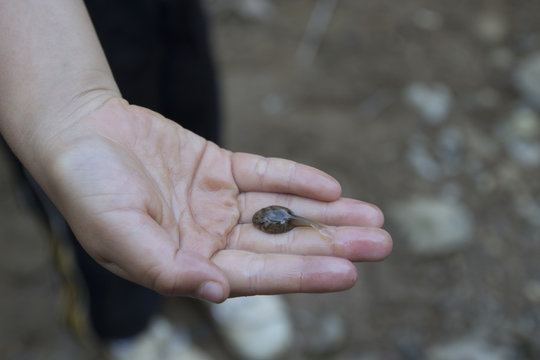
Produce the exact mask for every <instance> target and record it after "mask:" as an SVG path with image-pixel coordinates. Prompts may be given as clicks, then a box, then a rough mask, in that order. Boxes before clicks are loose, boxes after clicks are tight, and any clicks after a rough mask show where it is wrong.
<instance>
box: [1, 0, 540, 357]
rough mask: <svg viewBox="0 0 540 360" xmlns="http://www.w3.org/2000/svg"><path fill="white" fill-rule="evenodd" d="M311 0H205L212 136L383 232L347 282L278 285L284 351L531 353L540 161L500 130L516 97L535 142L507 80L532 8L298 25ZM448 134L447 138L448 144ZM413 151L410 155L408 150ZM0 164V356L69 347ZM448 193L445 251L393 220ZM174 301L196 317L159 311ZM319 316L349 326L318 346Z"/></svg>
mask: <svg viewBox="0 0 540 360" xmlns="http://www.w3.org/2000/svg"><path fill="white" fill-rule="evenodd" d="M322 2H324V1H319V2H317V1H313V0H298V1H286V0H274V1H269V2H261V3H260V4H263V5H264V4H266V5H270V7H261V8H258V7H252V6H251V7H249V6H248V7H246V6H245V4H244V5H242V6H241V5H238V4H240V3H241V2H239V3H236V4H237V5H232V4H233V3H234V2H220V1H211V2H209V10H210V14H211V18H212V21H213V36H214V43H215V50H216V56H217V59H218V65H219V69H220V73H221V77H222V92H223V96H224V99H223V102H224V114H225V129H224V134H225V146H226V147H227V148H229V149H231V150H233V151H245V152H253V153H258V154H262V155H265V156H275V157H284V158H289V159H293V160H296V161H299V162H303V163H307V164H310V165H313V166H315V167H318V168H320V169H322V170H324V171H326V172H328V173H330V174H331V175H333V176H334V177H336V178H337V179H338V180H339V181H340V182H341V184H342V187H343V195H344V196H347V197H353V198H358V199H362V200H365V201H369V202H372V203H375V204H377V205H378V206H379V207H380V208H381V209H382V210H383V212H385V214H387V221H386V225H385V228H386V229H387V230H388V231H389V232H390V233H391V234H392V236H393V239H394V250H393V253H392V255H391V256H390V258H389V259H387V260H386V261H384V262H381V263H369V264H358V272H359V280H358V283H357V284H356V286H355V287H354V288H353V289H352V290H349V291H346V292H343V293H335V294H324V295H306V294H295V295H288V296H286V300H287V302H288V303H289V304H290V312H291V316H292V319H293V321H294V324H295V327H296V329H297V330H298V332H297V335H296V338H295V342H294V344H295V346H294V348H293V349H292V351H291V353H290V354H288V355H287V357H286V358H287V359H311V358H314V357H319V358H324V359H336V360H349V359H365V360H372V359H373V360H375V359H376V360H379V359H380V360H383V359H385V360H394V359H405V360H407V359H435V360H436V359H456V360H457V359H463V360H464V359H519V360H520V359H539V358H540V261H539V259H540V241H539V240H540V235H539V234H540V215H539V214H540V205H539V204H540V188H539V185H538V184H539V182H538V180H537V179H538V178H537V177H536V176H538V175H539V172H538V171H539V166H540V164H539V163H538V162H535V161H520V159H521V160H523V158H522V157H520V155H516V154H515V153H514V152H512V150H511V149H513V147H511V146H509V145H508V144H509V141H510V140H508V136H507V135H508V134H507V133H505V131H507V132H508V131H510V130H508V126H510V127H511V126H513V125H512V124H514V123H513V119H515V116H514V115H515V112H514V111H515V109H516V107H525V108H526V109H528V111H529V113H528V114H529V118H528V119H529V120H527V121H528V122H526V124H528V127H525V129H526V130H524V131H525V134H522V137H524V138H526V140H527V141H528V144H533V145H535V144H536V145H537V144H540V142H539V140H540V137H539V136H538V135H539V134H538V133H536V132H535V131H537V127H538V126H540V125H539V124H540V123H539V121H538V118H537V116H538V115H537V111H538V109H537V108H534V106H533V105H531V104H530V103H529V102H528V100H527V99H525V98H524V95H523V94H522V93H521V92H520V91H519V89H518V88H517V86H516V85H515V81H514V77H515V71H516V69H517V68H518V67H519V64H520V63H521V60H522V59H524V58H526V57H527V56H528V55H529V54H531V53H533V52H535V51H538V50H540V21H538V16H539V15H538V14H540V3H538V2H534V1H520V2H517V1H509V0H483V1H481V0H475V1H443V0H429V1H428V0H408V1H397V0H360V1H355V0H341V1H336V2H335V3H336V7H335V8H334V9H333V11H332V12H331V13H330V15H331V16H330V17H329V19H328V20H329V22H328V24H327V26H324V18H323V19H322V20H320V21H321V22H320V23H319V26H320V27H319V30H320V32H317V31H316V28H312V29H315V30H313V31H314V32H313V33H312V36H311V37H309V36H306V29H307V28H308V26H307V24H308V23H309V19H310V17H311V15H312V13H313V11H314V7H315V6H316V4H317V3H322ZM252 3H255V1H253V2H252ZM256 3H259V2H258V1H257V2H256ZM327 3H330V2H328V1H327ZM326 13H327V14H328V13H329V12H328V9H327V11H326ZM302 44H303V45H302ZM304 46H305V47H304ZM299 49H303V50H306V49H307V52H304V53H302V52H301V51H303V50H299ZM309 51H312V52H311V53H310V52H309ZM302 54H303V55H302ZM306 54H307V55H306ZM310 54H311V55H310ZM412 84H428V85H430V86H439V87H441V86H442V87H443V88H444V89H447V90H448V91H447V92H446V93H445V92H443V93H444V94H446V95H447V97H448V96H450V99H451V102H450V105H448V107H447V109H446V112H445V113H444V115H443V116H439V117H437V116H435V117H430V116H428V115H425V114H424V115H422V114H421V110H419V109H418V108H417V107H415V106H414V105H413V104H412V103H411V101H409V100H408V98H407V94H408V90H410V89H411V85H412ZM434 84H435V85H434ZM433 92H434V93H435V92H436V91H433ZM448 94H450V95H448ZM531 119H532V120H531ZM516 121H517V120H516ZM505 129H506V130H505ZM520 129H522V128H520ZM448 134H458V136H457V137H453V138H452V136H450V139H454V140H455V139H457V140H455V141H454V142H452V141H450V144H448V142H447V140H444V139H448V136H447V135H448ZM501 134H502V135H501ZM505 134H506V135H505ZM441 139H443V140H441ZM441 143H442V144H443V145H444V144H446V145H444V146H443V145H441ZM418 144H420V145H422V149H423V150H422V151H424V152H423V153H422V154H423V155H422V156H418V152H414V151H412V150H411V149H413V148H414V149H417V148H418V146H419V145H418ZM415 146H416V147H415ZM441 149H442V150H441ZM415 154H416V155H415ZM533 157H534V156H533ZM422 159H423V160H422ZM426 159H430V160H431V163H429V164H428V165H429V166H428V165H426V161H427V160H426ZM533 160H534V159H533ZM4 162H5V161H4ZM430 164H431V165H430ZM426 169H427V170H426ZM430 169H431V170H430ZM0 171H1V172H2V176H1V177H0V191H1V192H2V194H1V196H0V212H1V214H2V216H1V217H0V234H1V238H2V241H1V244H0V246H1V250H0V258H1V259H2V260H1V261H0V278H1V279H2V281H1V283H2V288H3V290H2V293H3V295H2V297H1V298H0V301H1V302H2V304H1V306H0V312H1V319H2V321H1V325H0V331H1V333H2V336H1V337H0V339H1V340H0V355H1V354H7V355H8V357H7V358H13V359H37V358H39V359H48V358H50V359H53V358H54V359H63V358H65V359H71V358H75V357H77V358H81V356H84V354H86V350H84V349H83V348H82V347H81V346H80V345H79V344H78V343H77V342H76V341H74V340H73V338H72V336H71V335H70V333H69V331H68V330H67V329H66V327H65V326H64V324H63V321H62V316H61V314H62V309H61V307H62V305H61V304H62V301H61V300H62V299H61V296H60V291H59V289H60V281H59V278H58V276H57V274H56V272H55V270H54V267H53V266H52V262H51V258H50V255H48V254H49V252H48V248H47V245H46V244H47V242H46V241H45V239H46V232H45V231H44V230H43V228H42V227H41V226H40V224H39V222H38V221H37V220H36V219H34V218H33V217H32V216H31V215H30V214H29V213H28V212H27V211H25V210H24V209H23V208H21V207H20V206H19V205H18V203H17V198H16V196H15V193H16V192H15V186H14V184H13V183H12V179H11V177H10V168H9V166H8V165H7V164H6V165H5V166H2V167H0ZM448 197H450V198H452V201H453V202H454V203H458V204H459V208H460V209H465V210H466V211H465V213H466V214H467V217H468V218H469V220H470V221H469V222H468V223H469V224H472V225H471V228H470V230H469V231H468V232H465V235H464V237H465V238H466V239H465V240H464V242H463V243H460V244H458V245H455V247H453V248H452V251H445V250H444V249H443V250H440V249H439V250H440V251H439V250H435V251H431V252H430V251H427V252H426V251H420V250H418V248H415V245H414V241H415V240H414V238H412V239H411V237H414V234H416V233H414V232H413V233H411V232H408V231H405V230H404V229H407V226H406V225H405V226H403V221H404V220H403V216H399V214H398V215H396V216H393V215H392V214H393V213H395V209H400V208H399V207H398V204H411V203H412V202H413V201H414V199H418V198H423V199H436V200H437V199H442V198H448ZM401 209H403V208H401ZM411 211H412V210H411ZM411 213H412V212H411ZM405 218H406V217H405ZM424 218H425V217H424ZM427 218H428V220H429V216H428V217H427ZM426 221H427V220H426ZM441 221H444V219H443V220H441ZM405 222H406V220H405ZM422 224H423V223H422V222H420V223H416V224H414V223H413V226H416V227H417V228H419V231H420V233H421V232H422V230H423V228H424V227H425V228H427V227H430V229H428V230H430V231H432V233H433V232H434V233H435V234H436V235H437V229H438V228H437V226H436V225H437V224H438V220H434V223H433V222H427V223H424V225H422ZM434 224H435V225H434ZM462 226H465V225H462ZM417 230H418V229H417ZM419 236H422V234H420V235H419ZM463 244H465V245H463ZM182 306H184V307H193V308H196V309H199V310H201V312H200V313H201V315H190V316H189V317H188V320H186V318H185V317H182V313H179V312H176V311H174V310H171V308H174V307H182ZM166 311H168V312H169V313H170V314H171V315H170V316H171V317H172V319H173V320H174V321H175V322H184V323H187V324H190V325H192V329H194V330H193V332H194V338H195V339H196V340H197V341H198V342H200V343H201V344H202V345H203V346H207V347H208V348H209V349H210V351H211V352H212V354H214V355H215V356H216V358H218V359H232V358H233V357H232V355H228V354H227V351H226V350H225V348H224V347H223V345H222V344H221V342H220V341H219V340H216V339H215V333H214V332H213V330H212V329H211V326H210V324H209V323H208V321H207V320H206V317H205V315H204V311H203V309H202V308H201V306H200V305H199V304H196V303H194V302H192V301H187V300H182V299H168V300H167V305H166ZM325 316H330V317H338V318H339V319H341V320H342V322H343V328H344V329H345V336H344V338H343V339H341V340H340V341H338V342H336V343H333V344H331V345H329V346H328V347H327V348H322V349H321V348H318V347H317V346H316V345H314V344H313V342H312V341H311V342H310V336H313V337H317V336H321V335H320V334H316V333H313V332H316V329H317V326H315V325H316V319H317V318H321V317H322V318H324V317H325ZM314 329H315V330H314ZM310 331H311V332H310ZM323 342H324V341H323ZM37 354H39V356H37ZM459 354H462V355H459ZM471 354H472V355H471Z"/></svg>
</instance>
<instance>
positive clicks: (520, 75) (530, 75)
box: [514, 52, 540, 109]
mask: <svg viewBox="0 0 540 360" xmlns="http://www.w3.org/2000/svg"><path fill="white" fill-rule="evenodd" d="M514 84H515V86H516V87H517V88H518V90H519V91H520V92H521V94H522V95H523V97H524V98H525V100H526V101H527V102H528V103H529V104H531V105H532V106H534V107H535V108H537V109H540V52H536V53H533V54H531V55H529V56H528V57H527V58H525V59H523V60H521V61H520V62H519V64H518V65H517V67H516V70H515V73H514Z"/></svg>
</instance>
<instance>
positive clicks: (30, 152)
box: [0, 0, 119, 185]
mask: <svg viewBox="0 0 540 360" xmlns="http://www.w3.org/2000/svg"><path fill="white" fill-rule="evenodd" d="M0 79H1V80H0V131H1V132H2V135H3V136H4V137H5V139H6V141H7V142H8V144H9V145H10V147H11V148H12V149H13V151H14V152H15V153H16V155H17V156H18V157H19V158H20V159H21V161H22V162H23V163H24V164H25V166H26V167H27V168H28V169H29V170H30V171H31V173H32V174H33V175H34V176H35V177H36V178H42V176H41V174H42V173H43V171H44V169H43V165H44V164H47V162H48V159H44V158H43V156H46V155H47V151H45V147H46V146H47V144H48V143H49V142H50V141H51V139H52V138H53V137H54V136H55V134H56V133H57V132H59V131H61V130H62V129H65V128H67V127H68V126H69V125H70V124H71V123H72V122H74V121H77V119H78V118H80V117H82V116H84V115H85V114H88V113H90V112H91V111H92V110H93V109H95V108H97V107H99V105H100V104H102V103H103V102H104V101H105V100H106V99H108V98H110V97H113V96H119V91H118V88H117V87H116V84H115V82H114V79H113V76H112V74H111V71H110V69H109V66H108V64H107V61H106V59H105V56H104V54H103V51H102V50H101V47H100V44H99V41H98V39H97V37H96V34H95V32H94V30H93V27H92V24H91V21H90V19H89V17H88V14H87V12H86V9H85V7H84V4H83V2H82V1H80V0H47V1H41V0H1V1H0ZM42 185H46V184H42Z"/></svg>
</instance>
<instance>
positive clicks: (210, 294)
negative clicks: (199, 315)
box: [198, 281, 223, 303]
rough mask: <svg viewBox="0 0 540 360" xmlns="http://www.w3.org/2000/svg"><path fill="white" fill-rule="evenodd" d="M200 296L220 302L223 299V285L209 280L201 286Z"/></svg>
mask: <svg viewBox="0 0 540 360" xmlns="http://www.w3.org/2000/svg"><path fill="white" fill-rule="evenodd" d="M198 295H199V298H201V299H204V300H207V301H211V302H214V303H219V302H222V301H223V287H222V286H221V284H219V283H218V282H215V281H207V282H205V283H203V284H202V285H201V286H200V287H199V291H198Z"/></svg>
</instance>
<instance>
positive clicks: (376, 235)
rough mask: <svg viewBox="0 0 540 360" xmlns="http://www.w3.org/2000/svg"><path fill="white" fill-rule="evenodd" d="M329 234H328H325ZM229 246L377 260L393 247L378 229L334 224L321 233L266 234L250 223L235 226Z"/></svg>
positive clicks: (260, 250)
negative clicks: (336, 225) (333, 226)
mask: <svg viewBox="0 0 540 360" xmlns="http://www.w3.org/2000/svg"><path fill="white" fill-rule="evenodd" d="M327 234H328V235H329V236H328V235H327ZM227 248H228V249H234V250H244V251H251V252H254V253H259V254H264V253H273V254H297V255H318V256H336V257H341V258H345V259H348V260H350V261H380V260H382V259H384V258H386V257H387V256H388V255H389V254H390V252H391V250H392V239H391V238H390V235H389V234H388V233H387V232H386V231H384V230H382V229H378V228H366V227H337V228H330V229H329V231H328V232H325V234H323V235H321V234H320V233H319V232H318V231H317V230H314V229H311V228H296V229H293V230H292V231H289V232H287V233H284V234H265V233H263V232H261V231H259V230H257V229H256V228H255V227H253V226H251V225H248V224H246V225H239V226H237V227H236V228H235V229H234V230H233V231H232V233H231V235H230V236H229V240H228V245H227Z"/></svg>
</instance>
